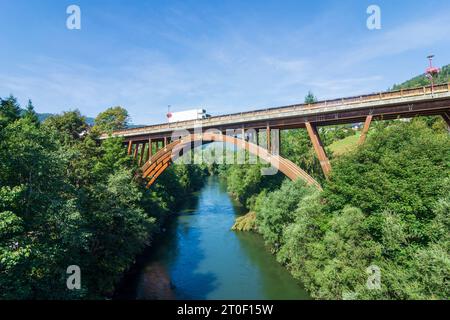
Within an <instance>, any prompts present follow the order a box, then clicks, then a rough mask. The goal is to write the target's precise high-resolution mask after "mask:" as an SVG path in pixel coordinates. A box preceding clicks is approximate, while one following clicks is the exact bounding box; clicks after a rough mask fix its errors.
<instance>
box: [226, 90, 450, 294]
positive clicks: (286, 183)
mask: <svg viewBox="0 0 450 320" xmlns="http://www.w3.org/2000/svg"><path fill="white" fill-rule="evenodd" d="M414 83H415V82H412V83H409V84H406V85H405V86H408V85H414ZM311 98H314V97H313V96H310V95H309V96H308V97H307V98H306V100H307V102H308V100H309V99H311ZM356 134H357V132H355V131H353V130H352V129H350V128H345V127H333V128H327V127H324V128H321V130H320V135H321V137H322V139H323V141H324V145H325V148H326V151H327V153H328V155H329V156H330V158H331V162H332V168H333V170H332V174H331V177H330V179H329V180H326V179H325V178H324V176H323V174H322V173H321V169H320V164H319V162H318V159H317V158H316V156H315V153H314V150H313V147H312V145H311V143H310V142H309V138H308V135H307V133H306V130H301V129H298V130H286V131H283V132H281V138H280V139H281V152H280V153H281V155H282V156H284V157H287V158H288V159H290V160H291V161H293V162H295V163H297V164H298V165H299V166H300V167H301V168H303V169H305V170H306V171H307V172H309V173H310V174H311V175H312V176H313V177H314V178H316V179H317V180H318V181H320V182H321V183H322V185H323V188H324V190H323V192H319V191H317V190H316V189H314V188H312V187H308V186H306V185H305V184H304V183H303V182H302V181H295V182H293V181H290V180H288V179H285V178H283V177H282V176H281V175H280V174H277V175H276V176H261V175H260V174H259V170H260V166H254V165H253V166H251V165H246V166H242V165H241V166H238V165H233V166H229V167H225V166H222V167H220V168H219V172H220V175H221V176H222V177H223V178H224V179H226V181H227V186H228V191H229V192H230V194H232V195H233V196H234V197H235V198H236V199H237V200H239V202H240V203H242V204H243V205H244V206H245V207H246V208H247V210H248V211H249V213H248V214H247V215H245V216H243V217H240V218H238V219H237V221H236V224H235V225H234V227H233V229H234V230H241V231H253V232H258V233H260V234H261V235H262V236H263V238H264V240H265V243H266V245H267V247H268V248H269V250H271V252H272V253H273V254H274V255H275V256H276V258H277V260H278V261H279V262H280V263H281V264H283V265H284V266H286V267H287V268H288V269H289V271H290V272H291V273H292V275H293V276H294V277H295V278H296V279H298V281H299V282H301V283H302V284H303V285H304V286H305V288H306V289H307V291H308V292H309V293H310V294H311V296H312V297H313V298H315V299H337V300H340V299H448V297H449V296H450V287H449V286H448V279H449V278H450V220H449V217H450V198H449V194H450V192H449V191H450V135H449V134H448V131H447V128H446V125H445V122H444V121H443V120H442V119H441V118H440V117H424V118H420V117H419V118H414V119H412V120H410V121H400V120H394V121H385V122H375V123H373V124H372V127H371V130H370V131H369V136H368V139H367V140H366V142H365V143H364V144H363V145H361V146H356V145H355V146H354V147H353V148H351V150H350V151H348V152H346V153H345V154H342V155H339V156H335V155H334V153H333V152H331V150H332V147H333V142H336V141H339V140H341V139H345V137H351V136H352V135H356ZM341 141H342V140H341ZM374 268H376V269H377V270H378V271H379V273H380V278H379V280H380V282H379V286H375V287H374V286H371V285H368V280H369V279H371V275H372V272H373V271H372V270H373V269H374Z"/></svg>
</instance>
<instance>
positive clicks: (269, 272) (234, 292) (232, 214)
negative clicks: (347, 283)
mask: <svg viewBox="0 0 450 320" xmlns="http://www.w3.org/2000/svg"><path fill="white" fill-rule="evenodd" d="M241 214H243V212H242V208H240V207H239V206H238V205H237V204H236V203H235V202H234V201H233V200H232V199H231V198H230V196H229V195H228V194H227V192H226V186H225V185H224V184H223V183H222V182H221V181H220V180H219V179H218V178H216V177H210V178H208V180H207V182H206V184H205V186H204V187H203V189H202V190H201V191H200V192H198V193H197V194H195V195H194V196H193V197H192V199H191V201H190V202H189V203H188V204H187V205H186V208H185V209H184V210H182V211H181V212H180V213H179V214H178V215H177V217H176V218H174V219H172V221H171V222H170V223H169V225H168V226H167V227H166V228H167V230H166V232H165V233H164V234H163V235H162V236H161V237H160V239H159V240H158V241H157V242H155V243H154V245H153V246H152V247H151V248H149V250H148V251H149V252H148V253H147V254H144V255H143V256H142V257H140V259H139V261H138V263H137V265H136V266H135V268H134V270H133V272H132V273H131V274H130V275H129V276H128V277H126V279H125V284H124V285H122V288H121V289H119V292H118V294H117V298H119V299H309V296H308V294H307V293H306V291H305V290H304V289H303V288H302V286H301V285H300V284H299V283H298V282H297V281H296V280H295V279H293V278H292V276H291V275H290V274H289V272H288V271H287V270H286V269H285V268H284V267H282V266H281V265H280V264H279V263H277V261H276V260H275V258H274V256H273V255H271V254H270V253H269V252H268V250H267V249H266V248H265V247H264V241H263V239H262V238H261V236H260V235H258V234H255V233H251V232H235V231H231V226H232V225H233V223H234V221H235V218H236V217H237V216H239V215H241Z"/></svg>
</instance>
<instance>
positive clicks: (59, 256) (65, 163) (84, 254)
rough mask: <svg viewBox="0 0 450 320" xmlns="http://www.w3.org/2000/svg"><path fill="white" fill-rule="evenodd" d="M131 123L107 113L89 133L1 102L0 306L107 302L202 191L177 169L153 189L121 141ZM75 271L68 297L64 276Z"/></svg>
mask: <svg viewBox="0 0 450 320" xmlns="http://www.w3.org/2000/svg"><path fill="white" fill-rule="evenodd" d="M127 118H128V115H127V113H126V111H125V110H123V109H121V108H110V109H108V110H106V111H105V112H103V113H101V114H99V115H98V117H97V118H96V125H95V126H94V127H92V128H90V129H89V130H88V124H87V123H86V118H85V117H83V116H82V115H80V113H79V112H78V111H70V112H64V113H62V114H61V115H52V116H50V117H47V118H46V119H45V121H43V122H42V123H41V122H40V121H39V119H38V116H37V115H36V113H35V111H34V108H33V105H32V104H31V102H30V103H29V104H28V106H27V107H26V108H25V109H21V108H20V106H19V105H18V103H17V101H16V99H15V98H14V97H8V98H5V99H1V101H0V288H1V289H0V299H103V298H107V297H110V296H111V295H112V294H113V292H114V288H115V286H116V285H117V283H118V281H119V280H120V278H121V277H122V275H123V273H124V272H125V271H126V270H127V269H128V268H129V267H130V265H132V264H133V262H134V260H135V257H136V255H138V254H139V253H140V252H141V251H142V249H143V248H144V247H147V246H150V245H151V242H152V239H153V238H154V237H155V236H157V234H158V233H159V232H160V229H161V226H162V225H163V223H164V221H165V219H167V217H169V216H170V214H171V213H172V212H174V211H176V209H177V208H178V207H179V206H180V205H181V204H182V202H183V200H184V198H185V197H187V196H188V195H189V194H190V193H191V192H192V191H194V190H197V189H199V188H200V187H201V186H202V184H203V177H204V176H205V175H206V171H205V170H204V169H201V168H200V167H198V166H183V165H175V166H172V167H171V168H170V170H167V172H166V173H165V175H164V176H163V177H161V179H159V181H158V183H157V184H155V185H154V187H153V188H152V190H151V191H150V190H148V189H145V188H144V187H143V183H142V181H139V179H138V178H137V177H136V174H135V172H136V170H138V168H137V167H136V164H135V163H134V162H133V161H132V159H131V157H129V156H128V155H127V154H126V148H124V147H123V143H122V141H121V139H119V138H110V139H108V140H106V141H104V142H103V143H102V144H100V143H99V142H98V140H97V138H98V135H99V134H100V133H102V132H108V131H110V130H114V129H118V128H121V127H124V126H125V125H126V123H127ZM70 265H77V266H79V267H80V269H81V270H82V283H83V285H82V288H81V290H67V287H66V279H67V277H68V275H67V273H66V270H67V267H68V266H70Z"/></svg>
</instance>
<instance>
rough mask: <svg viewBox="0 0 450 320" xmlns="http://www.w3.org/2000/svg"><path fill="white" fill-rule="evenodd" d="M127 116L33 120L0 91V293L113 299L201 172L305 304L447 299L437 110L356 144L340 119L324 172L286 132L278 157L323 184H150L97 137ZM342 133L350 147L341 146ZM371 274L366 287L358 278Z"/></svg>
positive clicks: (237, 174) (185, 174)
mask: <svg viewBox="0 0 450 320" xmlns="http://www.w3.org/2000/svg"><path fill="white" fill-rule="evenodd" d="M446 68H448V67H446ZM446 70H447V69H446ZM422 80H423V78H421V77H417V78H414V79H413V80H411V81H408V82H406V83H404V84H401V85H398V86H394V89H398V88H404V87H410V86H415V85H417V83H421V81H422ZM315 100H316V98H315V97H314V95H313V94H312V93H309V94H308V95H307V97H306V99H305V101H306V102H307V103H312V102H314V101H315ZM128 119H129V118H128V114H127V111H126V110H125V109H123V108H121V107H114V108H109V109H107V110H105V111H104V112H102V113H100V114H99V115H98V116H97V117H96V119H95V121H94V123H95V124H94V125H92V121H91V120H89V121H88V120H87V119H86V117H84V116H82V115H81V114H80V112H79V111H76V110H75V111H68V112H63V113H62V114H59V115H46V117H45V120H43V121H41V120H42V118H41V119H40V118H39V116H38V115H37V114H36V112H35V111H34V107H33V105H32V103H31V101H30V102H29V103H28V105H27V106H26V107H25V108H21V106H19V104H18V103H17V100H16V99H15V98H14V97H12V96H10V97H6V98H2V99H0V275H1V276H0V288H1V290H0V299H104V298H109V297H111V296H112V295H113V293H114V290H115V288H116V286H117V284H118V282H119V281H120V279H121V278H122V277H123V275H124V273H126V271H127V270H128V269H129V268H130V266H131V265H133V263H134V261H135V259H136V257H137V256H138V255H139V254H140V253H141V252H142V250H143V249H144V248H146V247H150V246H151V245H152V242H153V240H154V239H155V237H158V234H159V233H160V232H161V230H162V228H163V226H164V223H165V222H166V221H167V219H168V218H170V216H171V215H172V214H173V213H174V212H176V211H177V209H179V208H180V206H182V205H183V202H184V201H185V200H186V199H187V197H189V196H190V194H191V193H192V192H193V191H196V190H199V189H200V188H201V187H202V185H203V182H204V178H205V177H206V176H207V175H208V174H210V173H215V174H218V175H219V176H220V177H222V179H224V180H225V181H226V184H227V188H228V191H229V193H230V194H231V195H232V196H233V197H234V198H236V199H237V200H238V201H239V202H240V203H241V204H242V205H243V206H244V207H245V208H246V209H247V211H248V212H249V213H248V214H247V215H245V216H243V217H240V218H238V219H237V222H236V225H235V226H234V229H235V230H246V231H251V232H258V233H260V234H261V235H262V237H263V238H264V241H265V243H266V245H267V248H268V250H270V251H271V252H272V253H273V254H274V255H275V257H276V259H277V260H278V261H279V263H281V264H282V265H284V266H285V267H286V268H287V269H288V270H289V271H290V272H291V274H292V275H293V277H294V278H295V279H297V281H299V282H300V283H301V284H302V285H303V286H304V287H305V288H306V290H307V291H308V292H309V294H310V295H311V296H312V297H313V298H316V299H448V297H449V296H450V287H449V286H448V279H449V278H450V220H449V216H450V198H449V194H450V192H449V191H450V170H449V169H450V135H449V134H448V131H447V128H446V125H445V122H444V121H443V120H442V119H441V118H439V117H422V118H414V119H411V120H409V121H401V120H392V121H384V122H374V123H372V126H371V129H370V131H369V135H368V138H367V140H366V142H365V143H364V144H363V145H360V146H358V145H356V144H355V141H356V140H355V137H357V136H358V134H359V132H358V131H357V130H354V129H353V128H351V127H349V126H335V127H323V128H320V136H321V138H322V140H323V143H324V145H325V149H326V152H327V154H328V155H329V158H330V160H331V163H332V168H333V169H332V174H331V177H330V178H329V179H326V178H325V177H324V175H323V173H322V170H321V167H320V163H319V161H318V159H317V158H316V156H315V152H314V150H313V147H312V145H311V143H310V139H309V137H308V134H307V132H306V130H302V129H295V130H285V131H282V132H281V137H280V139H281V150H280V154H281V156H283V157H286V158H288V159H290V160H291V161H293V162H295V163H296V164H297V165H298V166H300V167H301V168H302V169H304V170H306V171H307V172H308V173H309V174H311V175H312V176H313V177H314V178H315V179H316V180H317V181H319V182H320V183H321V185H322V186H323V189H324V190H323V191H322V192H319V191H317V190H316V189H313V188H311V187H308V186H306V185H305V184H304V183H303V182H301V181H290V180H288V179H287V178H285V177H284V176H283V175H282V174H281V173H278V174H277V175H274V176H262V175H261V174H260V170H261V167H262V166H263V165H264V164H259V165H216V166H209V167H207V166H206V165H202V166H198V165H181V164H176V165H173V166H171V167H170V168H169V169H168V170H166V171H165V173H164V174H163V175H161V177H160V178H159V179H158V180H157V183H156V184H154V185H153V186H152V188H151V189H146V188H145V187H144V185H145V184H144V183H143V181H141V179H140V178H139V175H138V174H136V172H138V171H139V168H138V167H137V165H136V163H135V162H134V161H133V159H132V157H130V156H128V155H127V153H126V148H124V145H123V141H122V139H121V138H109V139H107V140H105V141H104V142H102V143H99V140H98V137H99V135H101V134H102V133H108V132H111V131H112V130H116V129H122V128H125V127H127V126H128V125H129V123H128ZM88 122H89V123H88ZM344 141H347V142H349V145H350V147H349V148H347V149H345V150H344V149H342V150H340V152H337V150H338V148H336V146H337V144H342V142H344ZM237 232H239V231H237ZM70 265H78V266H79V267H80V268H81V270H82V272H83V287H82V290H67V288H66V279H67V273H66V270H67V267H68V266H70ZM374 268H376V270H379V272H380V275H381V282H380V286H379V287H376V288H374V287H371V286H370V285H368V279H369V278H370V276H371V273H370V270H373V269H374Z"/></svg>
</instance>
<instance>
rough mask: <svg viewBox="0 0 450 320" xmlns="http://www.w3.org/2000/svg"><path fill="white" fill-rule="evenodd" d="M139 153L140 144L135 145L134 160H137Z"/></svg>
mask: <svg viewBox="0 0 450 320" xmlns="http://www.w3.org/2000/svg"><path fill="white" fill-rule="evenodd" d="M138 152H139V143H136V144H135V148H134V155H133V159H134V160H136V159H137V157H138Z"/></svg>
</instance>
